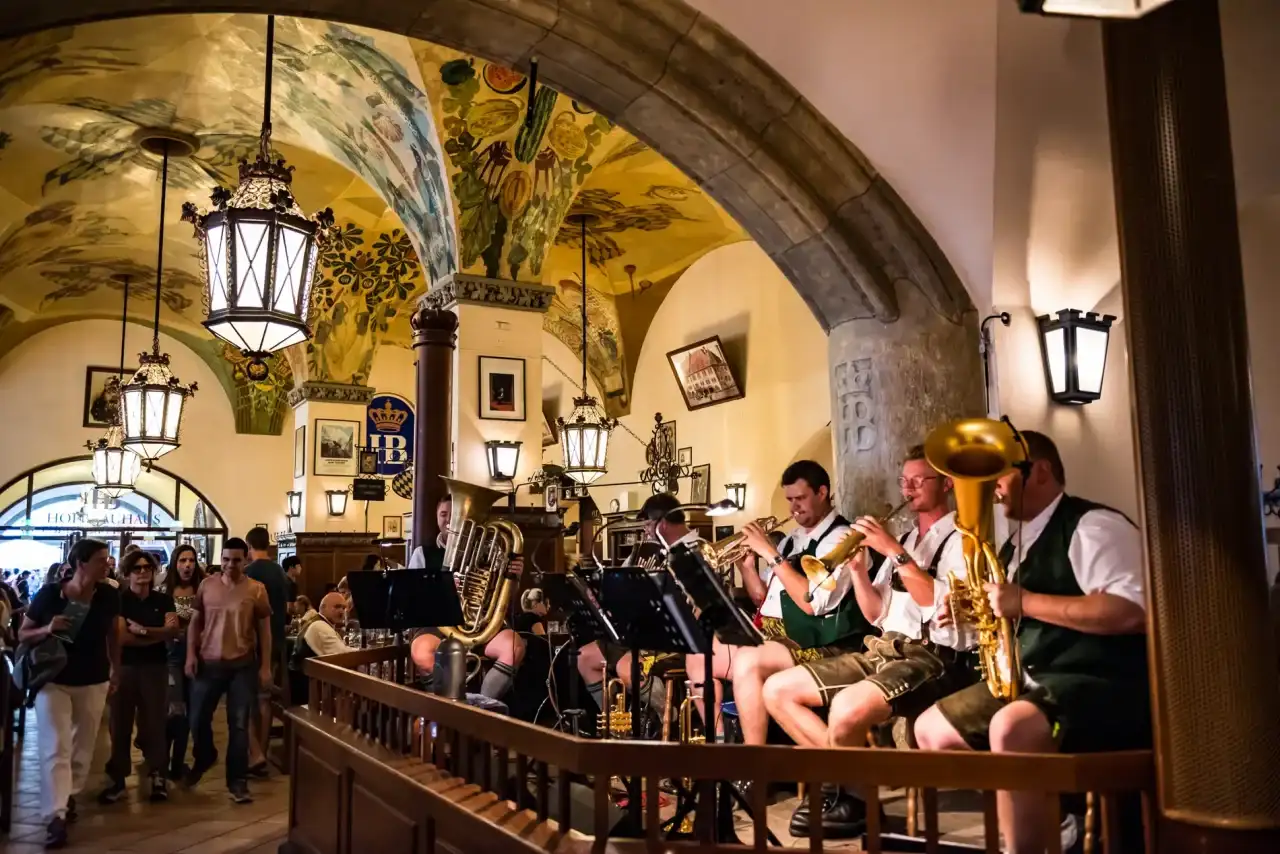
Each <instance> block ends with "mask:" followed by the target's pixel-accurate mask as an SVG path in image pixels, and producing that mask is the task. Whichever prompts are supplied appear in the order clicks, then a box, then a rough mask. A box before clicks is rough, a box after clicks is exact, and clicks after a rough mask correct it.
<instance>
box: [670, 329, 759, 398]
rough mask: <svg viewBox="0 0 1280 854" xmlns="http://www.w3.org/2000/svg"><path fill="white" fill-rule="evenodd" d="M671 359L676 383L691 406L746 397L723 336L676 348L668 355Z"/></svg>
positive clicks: (715, 336)
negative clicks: (728, 356) (735, 373)
mask: <svg viewBox="0 0 1280 854" xmlns="http://www.w3.org/2000/svg"><path fill="white" fill-rule="evenodd" d="M667 361H668V362H670V363H671V372H672V373H673V374H675V375H676V384H677V385H679V386H680V393H681V394H682V395H684V405H685V406H687V407H689V408H690V409H701V408H703V407H704V406H715V405H716V404H717V403H726V402H728V401H730V400H739V399H741V398H742V397H744V395H743V392H742V388H741V387H739V385H738V381H737V380H736V379H734V378H733V371H731V370H729V363H728V362H727V361H726V360H725V357H724V346H723V345H722V344H721V343H720V336H719V335H713V336H711V337H710V338H704V339H702V340H701V341H695V342H694V343H692V344H690V345H688V346H687V347H681V348H680V349H679V350H672V351H671V352H670V353H668V354H667Z"/></svg>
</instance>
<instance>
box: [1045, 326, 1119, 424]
mask: <svg viewBox="0 0 1280 854" xmlns="http://www.w3.org/2000/svg"><path fill="white" fill-rule="evenodd" d="M1113 320H1115V317H1114V316H1112V315H1110V314H1104V315H1099V314H1097V313H1096V312H1092V311H1090V312H1088V313H1086V314H1081V313H1080V312H1079V311H1077V310H1076V309H1074V308H1068V309H1063V310H1062V311H1059V312H1058V316H1057V318H1053V317H1050V316H1049V315H1047V314H1042V315H1040V317H1038V318H1036V322H1037V323H1039V325H1040V353H1041V355H1042V356H1043V357H1044V378H1045V382H1046V383H1048V386H1049V397H1051V398H1053V401H1054V402H1055V403H1092V402H1093V401H1095V400H1097V399H1098V398H1100V397H1102V375H1103V372H1104V371H1105V370H1106V367H1107V342H1108V340H1109V339H1110V337H1111V322H1112V321H1113Z"/></svg>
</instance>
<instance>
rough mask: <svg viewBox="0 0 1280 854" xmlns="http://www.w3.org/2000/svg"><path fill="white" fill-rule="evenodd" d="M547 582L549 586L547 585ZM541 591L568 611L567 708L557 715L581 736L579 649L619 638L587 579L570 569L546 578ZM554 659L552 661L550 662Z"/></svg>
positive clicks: (574, 732)
mask: <svg viewBox="0 0 1280 854" xmlns="http://www.w3.org/2000/svg"><path fill="white" fill-rule="evenodd" d="M548 582H550V583H548ZM543 589H544V590H545V591H546V593H547V597H548V598H549V599H550V601H552V602H554V603H557V607H559V603H564V604H565V606H566V610H567V611H568V615H567V622H568V623H569V640H568V641H566V643H567V644H568V648H569V653H568V655H569V674H570V679H569V708H567V709H565V710H564V711H562V712H561V713H560V720H557V721H556V727H557V728H559V726H560V723H561V721H562V720H564V719H565V718H568V719H569V722H570V727H571V728H572V731H573V734H574V735H580V734H581V733H580V730H581V718H582V716H583V715H584V714H586V711H585V710H584V709H582V708H580V707H579V704H578V678H577V676H578V650H579V649H580V648H581V646H582V645H583V644H587V643H590V642H592V641H596V642H598V643H619V642H620V640H621V636H620V635H619V634H618V629H617V627H616V626H615V625H614V623H613V621H612V620H611V619H610V618H609V615H608V614H606V613H605V612H604V609H602V608H601V607H600V600H599V599H598V598H597V597H596V594H595V592H594V591H592V589H591V587H590V585H588V584H587V582H586V580H585V579H584V578H583V577H582V576H580V575H579V574H578V573H576V572H574V571H573V570H569V571H568V572H566V573H565V574H564V575H562V576H561V575H548V576H546V577H544V578H543ZM553 660H554V659H553ZM547 690H551V677H550V675H548V676H547Z"/></svg>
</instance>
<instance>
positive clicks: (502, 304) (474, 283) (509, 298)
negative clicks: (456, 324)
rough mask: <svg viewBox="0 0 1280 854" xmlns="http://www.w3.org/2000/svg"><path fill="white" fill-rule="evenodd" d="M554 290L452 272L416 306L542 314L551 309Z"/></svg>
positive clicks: (546, 286)
mask: <svg viewBox="0 0 1280 854" xmlns="http://www.w3.org/2000/svg"><path fill="white" fill-rule="evenodd" d="M555 293H556V289H555V288H553V287H552V286H550V285H540V284H536V283H533V282H513V281H510V280H508V279H486V278H485V277H484V276H473V275H471V274H469V273H453V274H451V275H449V276H445V277H444V278H442V279H440V280H439V281H438V282H436V283H435V285H433V286H432V288H431V290H430V291H429V292H427V294H426V296H424V297H423V298H422V302H421V303H420V305H421V306H422V307H423V308H438V309H445V308H451V307H453V306H455V305H458V304H459V303H465V304H467V305H489V306H494V307H496V308H514V309H519V310H520V311H537V312H545V311H546V310H547V309H549V308H551V299H552V297H554V296H555Z"/></svg>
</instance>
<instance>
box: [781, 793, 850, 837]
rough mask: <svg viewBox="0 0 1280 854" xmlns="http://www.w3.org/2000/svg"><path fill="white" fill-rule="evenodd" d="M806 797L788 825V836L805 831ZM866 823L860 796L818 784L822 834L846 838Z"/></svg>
mask: <svg viewBox="0 0 1280 854" xmlns="http://www.w3.org/2000/svg"><path fill="white" fill-rule="evenodd" d="M809 819H810V815H809V799H808V798H807V797H806V798H805V799H804V800H802V801H801V802H800V804H799V806H797V807H796V810H795V812H794V813H792V814H791V825H790V827H789V828H788V830H789V831H790V833H791V835H792V836H798V837H807V836H808V835H809ZM866 827H867V805H866V803H864V802H863V800H862V799H861V798H859V797H857V796H856V795H853V794H852V793H850V792H846V791H844V790H843V789H841V788H839V787H838V786H834V785H831V784H824V785H823V787H822V838H823V839H850V838H852V837H855V836H859V835H861V834H862V833H863V831H865V830H866Z"/></svg>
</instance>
